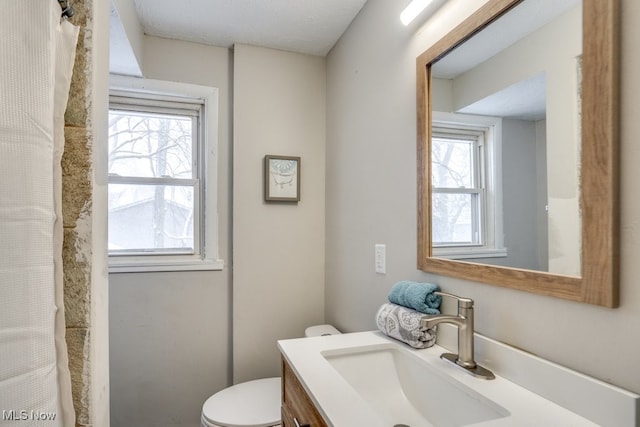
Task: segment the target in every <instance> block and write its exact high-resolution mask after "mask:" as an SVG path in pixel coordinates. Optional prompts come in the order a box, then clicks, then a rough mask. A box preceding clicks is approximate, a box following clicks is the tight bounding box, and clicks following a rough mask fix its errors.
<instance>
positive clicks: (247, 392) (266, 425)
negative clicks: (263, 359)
mask: <svg viewBox="0 0 640 427" xmlns="http://www.w3.org/2000/svg"><path fill="white" fill-rule="evenodd" d="M338 334H340V331H338V330H337V329H336V328H334V327H333V326H331V325H315V326H309V327H308V328H307V329H306V330H305V332H304V336H305V337H319V336H324V335H338ZM280 389H281V379H280V377H274V378H263V379H260V380H254V381H247V382H244V383H240V384H236V385H234V386H231V387H228V388H225V389H224V390H221V391H219V392H217V393H216V394H214V395H213V396H211V397H210V398H209V399H207V401H206V402H205V403H204V405H202V417H201V426H202V427H274V426H279V425H280V422H281V420H280V399H281V394H280Z"/></svg>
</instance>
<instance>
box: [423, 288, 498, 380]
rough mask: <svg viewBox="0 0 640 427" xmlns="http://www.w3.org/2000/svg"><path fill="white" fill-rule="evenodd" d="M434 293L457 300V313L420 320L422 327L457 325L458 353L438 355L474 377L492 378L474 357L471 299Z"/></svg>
mask: <svg viewBox="0 0 640 427" xmlns="http://www.w3.org/2000/svg"><path fill="white" fill-rule="evenodd" d="M434 293H435V294H436V295H440V296H443V297H448V298H453V299H455V300H456V301H457V302H458V314H457V315H456V316H451V315H444V314H443V315H434V316H425V318H423V320H422V327H423V328H429V329H433V327H434V326H436V325H437V324H439V323H452V324H454V325H456V326H457V327H458V354H453V353H442V354H441V355H440V357H441V358H442V359H445V360H448V361H449V362H452V363H454V364H455V365H456V366H459V367H461V368H463V369H464V370H465V371H467V372H468V373H470V374H471V375H474V376H476V377H481V378H485V379H487V380H492V379H494V378H495V376H494V375H493V373H492V372H491V371H489V370H488V369H486V368H483V367H482V366H480V365H478V364H477V363H476V361H475V359H474V348H473V300H472V299H469V298H461V297H458V296H456V295H452V294H448V293H446V292H440V291H436V292H434Z"/></svg>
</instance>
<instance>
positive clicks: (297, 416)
mask: <svg viewBox="0 0 640 427" xmlns="http://www.w3.org/2000/svg"><path fill="white" fill-rule="evenodd" d="M282 425H283V427H305V426H306V427H327V424H326V423H325V422H324V420H323V419H322V416H320V413H319V412H318V410H317V409H316V407H315V405H314V404H313V402H312V401H311V398H310V397H309V395H308V394H307V392H306V391H305V390H304V387H302V384H300V380H298V377H297V376H296V374H295V373H294V372H293V370H292V369H291V367H290V366H289V364H288V363H287V361H286V360H284V358H283V359H282Z"/></svg>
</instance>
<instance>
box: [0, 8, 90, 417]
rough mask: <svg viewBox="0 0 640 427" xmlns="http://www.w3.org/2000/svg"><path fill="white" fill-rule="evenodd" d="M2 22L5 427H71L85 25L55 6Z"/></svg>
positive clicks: (0, 251) (0, 266)
mask: <svg viewBox="0 0 640 427" xmlns="http://www.w3.org/2000/svg"><path fill="white" fill-rule="evenodd" d="M1 4H2V14H0V21H1V22H0V426H4V425H16V422H15V421H16V420H20V421H21V422H20V423H19V424H20V425H21V426H65V427H66V426H73V425H74V424H75V416H74V411H73V402H72V400H71V380H70V376H69V368H68V359H67V349H66V343H65V339H64V331H65V329H64V302H63V294H62V291H63V284H62V216H61V215H62V210H61V198H62V190H61V188H62V187H61V185H62V184H61V167H60V159H61V157H62V151H63V147H64V110H65V108H66V103H67V99H68V93H69V85H70V81H71V71H72V69H73V62H74V60H75V46H76V41H77V37H78V29H77V27H75V26H73V25H71V24H70V23H68V22H66V21H65V22H61V20H60V12H61V10H60V5H59V4H58V2H57V0H19V1H15V0H2V2H1Z"/></svg>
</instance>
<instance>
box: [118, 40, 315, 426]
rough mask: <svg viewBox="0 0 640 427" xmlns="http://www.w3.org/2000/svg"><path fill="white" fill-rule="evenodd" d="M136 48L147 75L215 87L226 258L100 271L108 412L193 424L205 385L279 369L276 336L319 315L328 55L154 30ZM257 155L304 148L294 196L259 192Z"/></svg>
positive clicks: (207, 391)
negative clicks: (218, 265) (295, 199)
mask: <svg viewBox="0 0 640 427" xmlns="http://www.w3.org/2000/svg"><path fill="white" fill-rule="evenodd" d="M143 54H144V56H143V63H144V67H143V69H144V73H145V76H146V77H148V78H151V79H158V80H168V81H176V82H182V83H192V84H200V85H206V86H213V87H217V88H219V90H220V92H219V94H220V100H219V101H220V102H219V107H220V108H219V111H220V116H219V132H218V138H219V146H218V155H219V159H218V167H219V170H220V174H219V181H218V211H219V212H218V213H219V219H220V222H219V249H220V258H222V259H223V260H224V261H225V268H224V270H222V271H193V272H158V273H130V274H111V275H110V277H109V281H110V285H109V286H110V325H109V326H110V357H111V364H110V368H111V419H112V425H113V426H115V427H118V426H131V425H136V426H140V427H144V426H148V427H155V426H163V427H164V426H190V427H194V426H197V425H199V418H200V411H201V408H202V404H203V403H204V402H205V400H206V399H207V398H208V397H209V396H211V395H213V394H214V393H215V392H217V391H219V390H221V389H223V388H225V387H227V386H229V385H231V384H232V383H237V382H242V381H246V380H251V379H256V378H262V377H268V376H277V375H280V358H279V353H278V350H277V347H276V341H277V340H278V339H284V338H292V337H301V336H303V335H304V329H305V328H306V327H307V326H310V325H313V324H319V323H323V322H324V252H325V250H324V215H325V209H324V198H325V192H324V186H325V163H324V152H325V116H324V114H325V60H324V58H320V57H315V56H308V55H301V54H295V53H288V52H283V51H278V50H273V49H264V48H256V47H252V46H243V45H240V46H236V47H235V53H234V51H232V50H229V49H224V48H219V47H212V46H206V45H200V44H195V43H186V42H178V41H172V40H167V39H162V38H155V37H145V40H144V50H143ZM232 135H233V136H232ZM265 154H276V155H278V154H279V155H293V156H301V157H302V162H301V173H302V177H301V195H302V197H301V201H300V202H299V203H298V204H266V203H265V202H264V201H263V193H262V188H263V175H262V171H263V169H262V164H263V163H262V162H263V157H264V155H265ZM232 211H233V221H232V220H231V218H232V216H231V212H232ZM232 241H233V251H232Z"/></svg>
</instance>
